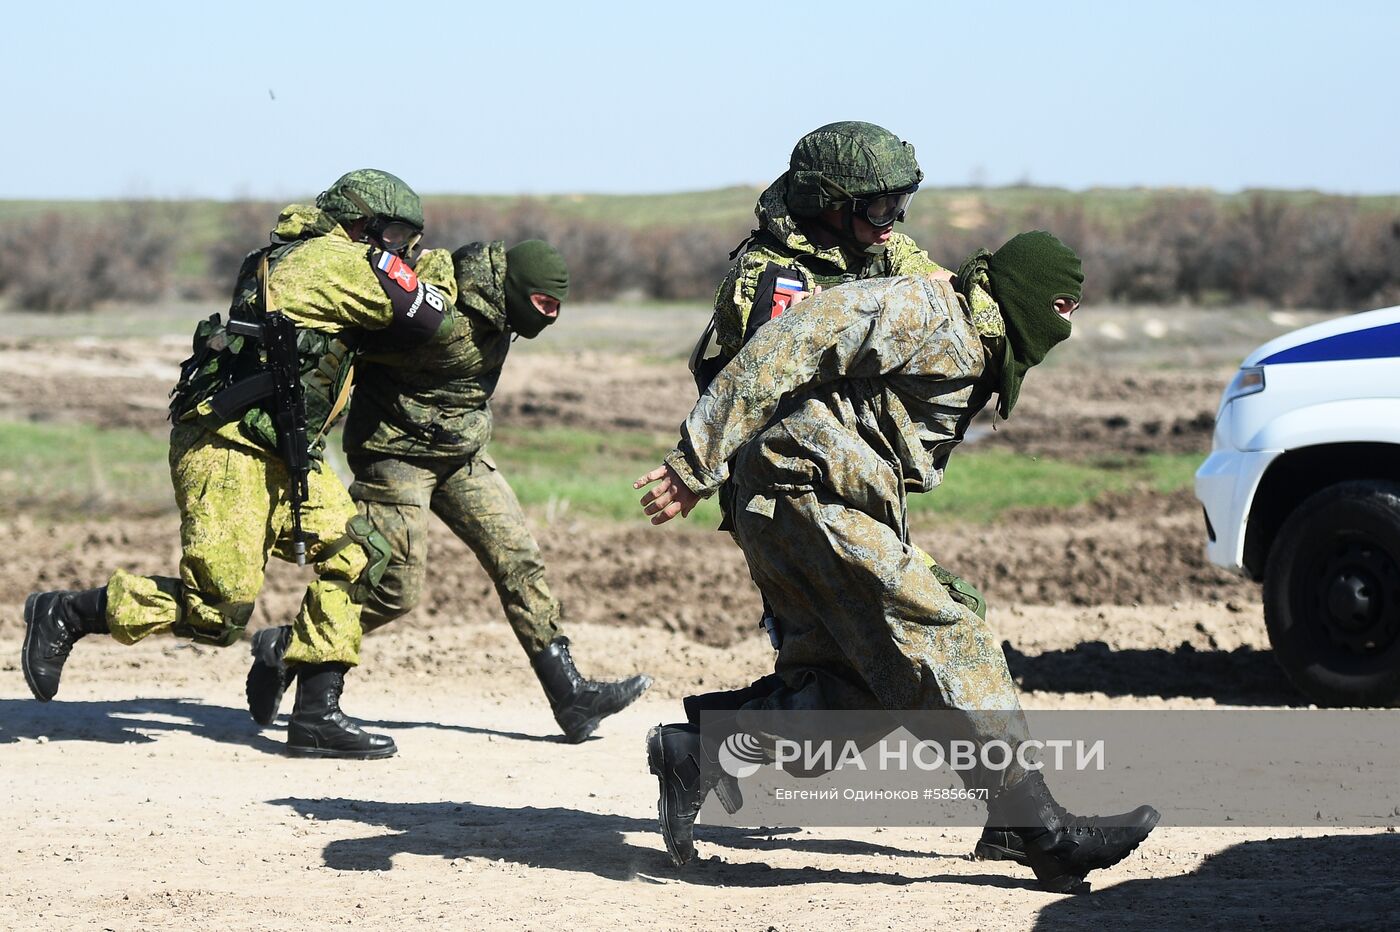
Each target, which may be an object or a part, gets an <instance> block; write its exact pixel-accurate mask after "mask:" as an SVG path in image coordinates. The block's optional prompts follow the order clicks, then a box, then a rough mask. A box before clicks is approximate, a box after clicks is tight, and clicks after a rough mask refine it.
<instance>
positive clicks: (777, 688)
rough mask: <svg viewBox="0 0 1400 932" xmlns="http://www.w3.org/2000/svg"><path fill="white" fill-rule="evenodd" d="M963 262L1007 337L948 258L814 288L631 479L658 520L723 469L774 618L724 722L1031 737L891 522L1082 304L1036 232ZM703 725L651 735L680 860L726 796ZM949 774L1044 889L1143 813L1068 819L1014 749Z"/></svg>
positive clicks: (1003, 740) (1070, 276) (990, 665)
mask: <svg viewBox="0 0 1400 932" xmlns="http://www.w3.org/2000/svg"><path fill="white" fill-rule="evenodd" d="M979 262H982V263H985V269H983V271H984V272H985V277H984V284H987V285H989V286H990V287H991V288H992V293H993V294H994V295H995V297H996V299H997V301H998V302H999V303H1000V305H1001V309H1000V311H999V312H998V314H997V315H996V316H997V320H999V321H1002V322H1004V324H1005V326H1004V328H1003V332H1004V336H992V337H989V336H986V335H984V334H983V333H982V332H981V330H980V328H979V327H978V326H977V324H976V323H975V314H974V312H973V310H972V309H971V307H970V306H969V302H967V301H966V300H965V298H966V296H965V294H961V293H959V292H958V291H956V290H955V289H954V287H953V285H952V284H951V283H950V281H949V279H951V278H952V276H951V275H949V274H947V273H942V274H939V275H936V276H902V277H899V278H885V279H877V280H871V281H862V282H853V283H850V284H845V285H842V286H840V287H837V288H833V289H830V290H827V291H825V292H824V293H823V294H822V295H820V296H817V297H814V298H812V299H809V300H808V301H807V302H805V303H804V305H803V310H802V312H801V313H797V314H785V315H782V316H781V317H780V318H779V319H777V320H774V321H771V322H769V323H767V324H765V325H764V326H763V327H761V328H759V329H758V330H757V331H756V332H755V333H754V334H753V336H752V338H751V339H750V340H749V341H748V342H747V343H745V345H744V347H743V348H742V349H741V350H740V352H739V353H738V355H736V356H735V358H734V359H733V360H732V361H731V362H730V364H729V365H727V366H725V368H724V369H723V371H721V372H720V373H719V374H718V376H716V378H715V379H714V381H713V383H712V384H711V385H710V387H709V388H708V389H707V390H706V392H705V394H704V395H703V396H702V397H701V398H700V400H699V401H698V402H697V403H696V405H695V407H694V409H692V411H691V412H690V415H689V417H688V418H687V419H686V421H685V423H684V424H683V425H682V428H681V436H680V440H679V442H678V443H677V445H676V447H675V449H674V450H672V451H671V453H670V454H669V455H667V456H666V458H665V461H664V463H663V465H662V466H661V467H659V468H658V469H655V470H653V471H652V472H650V473H648V474H647V475H645V476H642V477H641V478H639V479H638V480H637V482H636V483H635V486H636V487H637V488H641V487H643V486H647V485H652V488H651V490H650V491H649V492H647V493H646V495H645V496H644V497H643V498H642V506H643V509H644V510H645V512H646V514H648V515H650V516H651V517H652V522H653V523H655V524H661V523H664V522H666V521H669V520H671V519H672V518H675V517H677V516H681V517H683V516H685V515H687V514H689V512H690V510H691V509H692V508H693V507H694V505H695V504H696V502H697V501H699V499H700V498H701V497H702V496H705V495H709V494H712V493H713V492H715V491H716V490H717V489H718V488H719V487H720V486H721V484H722V483H724V482H725V481H726V480H728V481H729V482H730V483H731V487H732V489H733V495H734V497H735V499H734V507H733V510H732V516H733V522H734V532H735V537H736V540H737V541H738V543H739V545H740V547H741V548H742V549H743V551H744V556H745V558H746V560H747V563H748V568H749V572H750V574H751V575H752V577H753V579H754V582H755V583H756V584H757V586H758V588H759V590H760V591H761V592H762V593H763V594H764V597H765V600H766V601H767V602H768V603H769V604H771V605H772V606H774V607H775V608H776V610H777V615H778V622H779V626H780V633H781V639H780V643H779V646H778V654H777V658H776V662H775V669H774V674H773V676H772V677H770V678H767V680H768V682H767V683H766V684H762V681H761V682H760V684H755V686H754V687H751V688H750V689H748V690H740V691H736V694H735V696H734V697H735V698H736V699H737V700H738V701H737V702H734V703H732V704H729V705H727V706H726V705H725V704H724V703H722V702H718V701H716V702H709V703H705V704H704V705H705V706H706V708H703V709H701V711H708V712H710V713H711V715H712V716H715V717H724V718H726V719H727V720H728V723H729V724H730V725H731V726H732V730H733V731H734V732H742V733H747V734H748V735H750V736H753V735H758V736H767V737H788V738H792V737H794V736H793V735H791V734H783V733H782V731H781V730H782V729H784V728H785V727H787V726H791V725H792V724H793V723H792V720H791V719H790V718H784V717H782V716H773V715H771V714H770V713H773V712H787V711H804V712H809V711H822V710H833V711H861V712H867V713H871V714H870V715H869V716H868V717H866V718H864V719H862V720H861V721H863V722H865V723H867V724H866V725H865V726H863V727H862V726H859V725H858V724H857V723H856V720H855V719H850V718H848V719H846V722H847V725H846V726H844V727H848V728H849V730H850V731H852V732H858V733H859V734H855V733H853V734H850V735H843V736H842V737H844V738H846V739H847V740H854V741H857V743H859V744H862V746H868V745H869V744H873V743H874V742H875V741H878V740H879V739H880V738H881V737H883V736H884V735H886V734H888V733H889V732H890V731H892V730H893V729H894V728H896V727H899V725H900V724H904V725H905V726H906V727H909V726H910V725H911V723H910V722H908V721H905V722H900V721H899V720H898V719H895V718H892V717H891V714H892V713H899V712H902V711H906V710H908V711H938V712H945V713H947V714H948V715H949V717H950V718H953V719H954V720H955V722H956V724H955V726H954V730H955V732H956V733H957V734H958V735H959V737H960V738H961V737H965V738H966V739H969V740H971V741H973V742H974V743H975V744H976V745H978V746H979V747H980V748H985V747H987V746H989V745H993V744H998V745H1004V746H1006V747H1011V748H1018V749H1019V748H1022V747H1023V746H1024V745H1026V744H1027V743H1028V742H1029V741H1030V740H1031V739H1030V733H1029V729H1028V727H1027V724H1026V721H1025V718H1024V715H1023V714H1022V712H1021V708H1020V703H1019V699H1018V697H1017V694H1016V687H1015V683H1014V682H1013V681H1012V679H1011V674H1010V672H1009V671H1008V669H1007V666H1006V658H1005V656H1004V654H1003V652H1002V650H1001V645H1000V641H999V640H998V639H997V637H996V636H995V634H994V633H993V631H992V630H991V629H990V628H989V627H988V626H987V624H986V621H985V619H983V618H981V617H979V615H978V614H977V613H976V612H974V611H972V610H971V609H970V608H969V607H967V606H966V605H964V604H962V603H961V602H960V600H958V599H956V598H955V597H954V596H953V594H952V593H951V592H950V591H949V589H948V587H947V586H945V585H944V584H943V583H942V582H941V581H940V580H939V579H938V578H937V576H936V575H935V574H933V573H931V572H930V571H929V567H928V565H927V563H926V561H925V560H924V559H923V557H922V555H921V554H919V553H918V552H917V550H916V549H915V548H913V547H911V546H910V544H909V541H908V528H907V525H906V522H905V515H907V513H908V507H907V506H908V502H907V500H906V499H907V495H908V493H909V492H911V491H914V492H918V491H929V490H932V489H933V488H935V487H937V486H938V485H939V484H941V483H942V481H943V476H944V470H945V469H946V467H947V464H948V460H949V457H950V456H951V455H952V453H953V452H954V450H955V449H956V447H957V445H958V443H959V442H960V441H961V439H962V438H963V436H964V435H965V433H966V430H967V427H968V425H969V424H970V423H971V420H972V418H973V417H974V416H975V415H976V414H977V413H978V412H979V411H980V410H981V409H982V408H983V407H984V406H985V405H986V404H987V403H988V402H989V401H990V400H991V396H992V395H993V394H994V393H1000V394H1001V395H1002V399H1003V401H1002V403H1003V406H1004V407H1005V408H1006V410H1007V411H1008V412H1009V410H1010V408H1011V405H1012V404H1013V403H1014V396H1015V394H1016V393H1017V392H1018V391H1019V388H1020V382H1021V379H1022V378H1024V376H1025V372H1026V370H1027V369H1029V368H1030V367H1031V366H1033V365H1035V364H1036V363H1038V362H1039V361H1040V360H1041V359H1043V358H1044V356H1045V354H1046V353H1047V352H1048V351H1049V350H1050V348H1051V347H1053V346H1054V345H1055V344H1056V343H1058V342H1059V341H1060V340H1062V339H1064V338H1065V337H1066V336H1068V335H1069V330H1070V327H1069V318H1070V315H1071V314H1072V313H1073V312H1074V309H1075V306H1076V305H1077V303H1078V300H1079V288H1080V283H1081V282H1082V275H1081V273H1080V268H1079V260H1078V257H1076V256H1075V255H1074V253H1073V252H1072V251H1071V250H1069V249H1068V248H1067V247H1065V246H1064V245H1063V244H1061V243H1059V241H1058V240H1056V239H1055V238H1054V237H1053V236H1051V235H1050V234H1048V233H1042V232H1035V233H1026V234H1021V235H1020V236H1017V237H1015V238H1013V239H1012V240H1011V241H1010V242H1008V243H1007V244H1006V245H1005V246H1003V247H1002V248H1001V249H999V250H997V251H996V252H995V253H991V254H990V255H985V256H979V257H974V261H973V263H972V264H971V265H970V266H965V269H967V271H968V272H969V274H970V273H972V272H975V271H977V269H976V266H977V265H978V263H979ZM958 285H959V286H960V287H963V288H966V287H967V286H968V282H967V281H959V282H958ZM1008 370H1009V371H1008ZM761 684H762V685H763V686H764V687H766V688H760V686H761ZM696 698H700V699H706V698H716V697H714V696H713V695H712V696H711V697H696ZM693 705H695V703H692V702H688V703H687V712H688V713H689V712H690V711H691V708H692V706H693ZM706 724H707V732H708V733H707V734H706V735H702V734H701V732H700V730H699V728H698V727H697V725H696V724H695V723H694V722H689V723H685V724H675V725H665V726H658V727H657V728H654V729H652V731H651V733H650V734H649V735H648V737H647V758H648V765H649V767H650V769H651V771H652V773H654V774H655V775H656V776H657V778H658V780H659V789H660V801H659V806H658V813H659V816H660V827H661V832H662V836H663V838H664V840H665V842H666V848H667V851H668V852H669V853H670V855H671V858H672V861H673V862H674V863H675V864H676V865H677V866H681V865H683V864H685V863H686V862H687V861H688V860H690V859H691V858H692V857H693V856H694V854H695V845H694V837H693V828H694V822H695V817H696V815H697V814H698V813H699V811H700V808H701V806H702V805H703V803H704V801H705V799H706V797H707V796H708V795H709V793H710V792H711V791H712V790H713V791H716V792H717V793H718V795H719V798H720V801H721V803H722V804H723V805H725V806H726V808H728V809H729V811H731V812H733V811H735V810H736V809H737V808H739V806H741V805H742V794H741V793H740V792H739V788H738V784H737V780H736V778H735V777H734V776H733V775H732V774H727V773H726V772H725V771H724V769H723V768H722V767H721V766H720V764H719V761H720V755H719V750H720V749H719V746H718V745H716V743H715V739H716V737H717V736H718V735H719V729H718V728H717V727H716V725H717V723H716V721H715V718H710V719H708V720H707V722H706ZM808 724H810V720H808ZM915 727H917V726H915ZM774 729H779V731H774ZM725 730H726V731H727V730H729V729H725ZM809 734H810V733H809ZM760 743H762V742H760ZM1032 746H1033V745H1032ZM984 759H985V758H984ZM961 775H962V777H963V779H964V781H965V782H966V783H967V785H968V786H969V788H971V789H972V790H974V791H975V792H978V793H979V795H980V794H985V796H984V798H986V799H988V816H989V826H988V830H987V833H984V836H983V840H984V841H986V840H987V838H988V835H989V834H991V835H992V837H997V835H996V833H1000V834H1001V835H1003V836H1006V837H1008V838H1009V839H1011V841H1012V842H1013V843H1012V844H1009V845H1008V846H1007V852H1006V853H1007V854H1008V855H1010V856H1012V857H1014V858H1015V859H1016V860H1019V861H1021V862H1022V863H1025V864H1026V865H1028V866H1029V867H1030V868H1031V869H1032V870H1033V871H1034V872H1035V875H1036V877H1037V878H1038V879H1039V881H1040V882H1041V884H1042V885H1043V886H1044V887H1045V888H1046V889H1048V890H1054V891H1060V892H1065V891H1068V890H1071V889H1073V888H1074V887H1076V886H1077V885H1078V884H1079V883H1081V882H1082V880H1083V878H1084V876H1085V875H1086V874H1087V873H1089V872H1090V871H1091V870H1097V869H1101V868H1106V867H1110V866H1112V865H1114V864H1116V863H1118V862H1119V861H1121V860H1122V859H1123V858H1125V857H1127V856H1128V854H1130V853H1131V852H1132V851H1133V850H1134V849H1135V848H1136V847H1137V846H1138V845H1139V844H1140V843H1141V842H1142V841H1143V840H1144V839H1145V838H1146V837H1147V835H1148V834H1149V833H1150V832H1151V831H1152V829H1153V828H1154V827H1155V825H1156V824H1157V821H1158V819H1159V815H1158V813H1157V812H1156V810H1154V809H1153V808H1152V807H1150V806H1140V807H1138V808H1137V809H1134V810H1132V811H1131V812H1127V813H1123V814H1121V815H1117V816H1113V817H1110V818H1102V817H1080V816H1075V815H1072V814H1071V813H1069V812H1067V811H1066V810H1065V809H1064V808H1063V807H1062V806H1060V805H1059V804H1058V803H1057V802H1056V801H1055V799H1054V797H1053V796H1052V795H1051V793H1050V790H1049V788H1048V786H1047V784H1046V781H1045V779H1044V777H1043V775H1042V774H1041V773H1040V771H1039V770H1038V769H1037V768H1035V767H1034V766H1032V765H1028V764H1027V763H1026V761H1025V758H1024V757H1021V756H1019V755H1017V757H1016V761H1015V762H1014V763H1013V762H1012V757H1011V756H1010V755H1008V756H1007V758H1006V766H1005V767H1004V768H1000V769H998V768H992V767H981V768H976V769H973V770H971V771H962V772H961Z"/></svg>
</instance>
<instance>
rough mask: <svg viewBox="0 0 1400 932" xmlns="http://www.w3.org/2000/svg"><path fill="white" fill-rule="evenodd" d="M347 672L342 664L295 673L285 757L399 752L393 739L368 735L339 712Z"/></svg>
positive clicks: (314, 665) (360, 756) (311, 665)
mask: <svg viewBox="0 0 1400 932" xmlns="http://www.w3.org/2000/svg"><path fill="white" fill-rule="evenodd" d="M348 669H350V668H349V667H347V666H346V665H345V664H343V663H309V664H303V665H302V666H301V668H300V669H299V670H297V678H296V679H297V701H296V705H295V706H294V707H293V708H292V718H291V721H290V722H288V723H287V753H288V754H290V755H292V756H293V757H341V758H349V759H351V760H372V759H376V758H380V757H393V756H394V754H395V752H397V751H398V748H397V747H396V746H395V745H394V739H393V738H390V737H389V736H388V735H372V734H369V733H368V732H366V731H364V730H363V729H361V728H360V726H359V725H357V724H355V723H354V722H352V721H350V719H348V718H346V717H345V713H343V712H341V711H340V693H341V691H342V690H344V689H345V671H346V670H348Z"/></svg>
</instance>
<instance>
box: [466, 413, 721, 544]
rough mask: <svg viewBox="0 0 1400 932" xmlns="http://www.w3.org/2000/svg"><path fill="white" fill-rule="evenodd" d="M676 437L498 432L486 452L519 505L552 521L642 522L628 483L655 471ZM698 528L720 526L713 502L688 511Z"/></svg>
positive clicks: (630, 433) (635, 495)
mask: <svg viewBox="0 0 1400 932" xmlns="http://www.w3.org/2000/svg"><path fill="white" fill-rule="evenodd" d="M673 443H674V438H671V437H667V436H663V435H661V434H653V433H647V432H644V431H610V432H607V433H603V432H600V431H586V430H573V429H570V428H565V427H557V428H548V429H544V430H527V429H524V428H497V430H496V432H495V436H494V437H493V439H492V441H491V446H490V453H491V456H492V458H493V459H494V460H495V461H496V464H497V465H498V466H500V468H501V472H502V474H504V475H505V477H506V479H507V480H508V481H509V482H510V484H511V487H512V488H513V489H515V494H516V495H517V496H519V498H520V501H521V503H522V504H523V505H524V506H525V507H526V508H530V509H542V510H544V512H545V513H546V514H547V515H548V516H550V517H556V516H563V515H564V514H582V515H587V516H589V517H593V518H605V519H608V520H613V521H629V520H633V519H644V518H645V516H644V515H643V514H642V509H641V506H640V505H639V504H638V500H639V499H640V498H641V497H642V493H641V492H640V491H638V490H636V489H633V488H632V480H633V479H635V478H637V477H638V476H640V475H642V474H643V473H645V472H648V471H650V470H651V469H653V468H655V467H656V466H659V465H660V464H661V459H662V457H664V456H665V455H666V454H667V453H668V452H669V451H670V449H671V446H672V444H673ZM689 521H690V522H691V523H692V524H694V525H696V526H709V527H714V526H716V525H717V524H718V523H719V507H718V505H716V504H715V502H714V501H713V499H711V500H708V501H703V502H701V503H700V505H699V506H698V507H697V508H696V509H695V511H693V512H691V515H690V518H689Z"/></svg>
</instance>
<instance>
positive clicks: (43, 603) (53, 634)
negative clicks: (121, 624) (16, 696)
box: [20, 586, 108, 702]
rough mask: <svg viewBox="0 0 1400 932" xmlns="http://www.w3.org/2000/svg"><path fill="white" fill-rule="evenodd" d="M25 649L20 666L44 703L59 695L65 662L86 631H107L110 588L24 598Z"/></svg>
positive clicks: (38, 594) (52, 593) (43, 593)
mask: <svg viewBox="0 0 1400 932" xmlns="http://www.w3.org/2000/svg"><path fill="white" fill-rule="evenodd" d="M24 626H25V627H24V648H23V649H22V650H21V651H20V666H22V667H23V668H24V679H25V681H26V682H28V683H29V691H30V692H32V693H34V698H35V699H38V700H39V701H40V702H48V701H49V700H50V699H52V698H53V697H54V696H56V695H58V680H59V678H60V677H61V676H63V662H64V661H65V660H67V659H68V652H69V651H71V650H72V649H73V644H74V642H76V641H77V640H78V638H80V637H82V636H83V635H85V634H107V633H108V629H107V587H106V586H102V587H100V588H97V589H84V590H81V591H78V590H72V589H60V590H56V591H54V592H35V593H33V594H31V595H30V596H29V598H28V599H25V601H24Z"/></svg>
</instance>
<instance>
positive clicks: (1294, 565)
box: [1196, 307, 1400, 706]
mask: <svg viewBox="0 0 1400 932" xmlns="http://www.w3.org/2000/svg"><path fill="white" fill-rule="evenodd" d="M1196 497H1197V498H1199V499H1200V500H1201V503H1202V504H1203V505H1204V506H1205V513H1206V534H1207V537H1208V538H1209V543H1208V544H1207V545H1206V553H1207V555H1208V556H1209V557H1210V560H1211V562H1213V563H1216V564H1218V565H1220V566H1224V567H1228V568H1230V569H1233V570H1234V571H1236V572H1239V573H1244V574H1246V575H1248V576H1249V577H1250V578H1252V579H1255V580H1259V581H1262V582H1263V584H1264V618H1265V621H1266V623H1267V624H1268V628H1269V640H1270V642H1271V643H1272V644H1273V647H1274V654H1275V656H1277V657H1278V661H1279V664H1280V665H1281V666H1282V667H1283V669H1284V671H1285V672H1286V673H1287V674H1288V677H1289V679H1291V680H1292V681H1293V683H1294V684H1295V685H1296V686H1297V687H1298V688H1299V689H1300V690H1302V691H1303V693H1305V694H1306V695H1307V696H1308V698H1310V699H1312V700H1313V701H1314V702H1316V703H1317V704H1318V705H1328V706H1337V705H1367V706H1372V705H1384V706H1389V705H1400V307H1392V308H1386V309H1385V310H1380V311H1370V312H1368V313H1365V314H1355V315H1352V316H1350V317H1345V318H1341V319H1338V320H1332V321H1327V322H1325V323H1320V324H1314V325H1313V326H1310V327H1304V328H1303V329H1301V330H1295V331H1294V332H1293V333H1289V334H1286V335H1284V336H1281V337H1279V338H1278V339H1276V340H1272V341H1270V342H1268V343H1265V344H1264V345H1263V346H1261V347H1259V348H1258V349H1257V350H1255V351H1254V352H1253V353H1251V354H1250V355H1249V356H1248V357H1247V358H1246V359H1245V361H1244V363H1243V364H1242V365H1241V366H1240V370H1239V372H1238V373H1236V374H1235V377H1234V379H1233V380H1232V381H1231V382H1230V385H1229V387H1228V388H1226V389H1225V394H1224V397H1223V398H1222V399H1221V402H1220V410H1219V411H1218V412H1217V414H1216V418H1215V436H1214V439H1213V441H1212V449H1211V454H1210V457H1209V458H1208V459H1207V460H1206V461H1205V463H1203V464H1202V465H1201V468H1200V469H1199V470H1197V471H1196Z"/></svg>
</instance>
